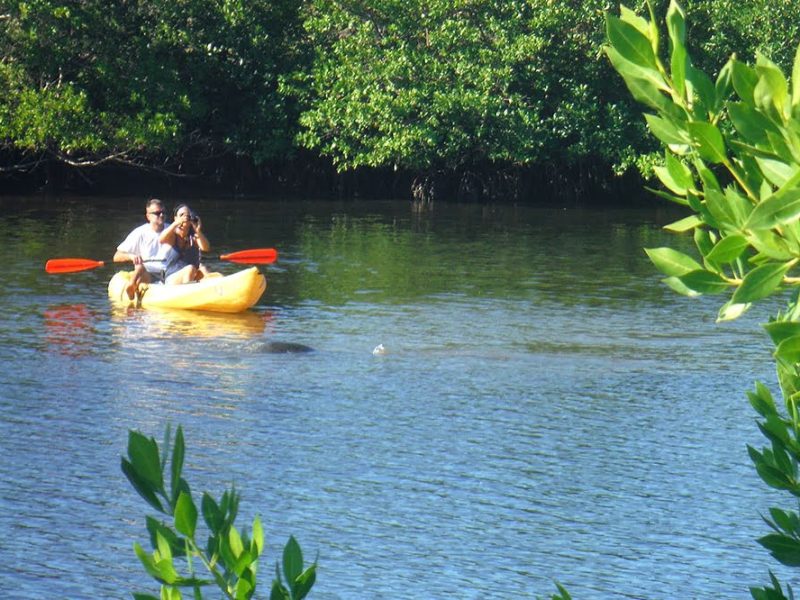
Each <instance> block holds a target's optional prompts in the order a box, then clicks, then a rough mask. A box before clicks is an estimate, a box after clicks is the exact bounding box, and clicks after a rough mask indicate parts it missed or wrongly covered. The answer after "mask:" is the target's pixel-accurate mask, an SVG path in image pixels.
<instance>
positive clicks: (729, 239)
mask: <svg viewBox="0 0 800 600" xmlns="http://www.w3.org/2000/svg"><path fill="white" fill-rule="evenodd" d="M749 247H750V243H749V242H748V241H747V239H745V237H744V236H742V235H729V236H726V237H724V238H722V239H721V240H720V241H719V242H717V244H716V245H715V246H714V247H713V248H712V249H711V252H709V253H708V254H707V255H706V259H707V260H709V261H711V262H714V263H717V264H726V263H731V262H733V261H735V260H736V259H737V258H739V257H740V256H741V255H742V253H743V252H744V251H745V249H746V248H749Z"/></svg>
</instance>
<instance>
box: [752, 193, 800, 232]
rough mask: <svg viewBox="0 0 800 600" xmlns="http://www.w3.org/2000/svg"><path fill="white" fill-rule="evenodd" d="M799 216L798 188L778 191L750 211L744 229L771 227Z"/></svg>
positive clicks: (799, 198) (799, 200)
mask: <svg viewBox="0 0 800 600" xmlns="http://www.w3.org/2000/svg"><path fill="white" fill-rule="evenodd" d="M798 217H800V189H794V190H790V191H786V192H781V191H778V192H776V193H774V194H773V195H772V196H770V197H769V198H767V199H766V200H764V201H763V202H760V203H759V204H757V205H756V207H755V208H754V209H753V212H752V213H750V217H749V218H748V219H747V222H746V223H745V224H744V228H745V229H752V230H754V229H772V228H773V227H776V226H778V225H782V224H783V223H788V222H789V221H793V220H795V219H797V218H798Z"/></svg>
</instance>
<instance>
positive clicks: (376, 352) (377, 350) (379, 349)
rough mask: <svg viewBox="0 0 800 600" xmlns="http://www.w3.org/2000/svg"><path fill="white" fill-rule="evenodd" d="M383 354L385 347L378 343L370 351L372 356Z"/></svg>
mask: <svg viewBox="0 0 800 600" xmlns="http://www.w3.org/2000/svg"><path fill="white" fill-rule="evenodd" d="M384 354H386V348H384V347H383V344H378V345H377V346H375V349H374V350H373V351H372V355H373V356H383V355H384Z"/></svg>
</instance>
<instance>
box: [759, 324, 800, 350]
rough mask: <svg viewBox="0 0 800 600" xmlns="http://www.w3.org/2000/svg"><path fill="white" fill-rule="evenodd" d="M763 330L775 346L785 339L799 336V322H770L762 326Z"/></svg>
mask: <svg viewBox="0 0 800 600" xmlns="http://www.w3.org/2000/svg"><path fill="white" fill-rule="evenodd" d="M764 329H765V330H766V331H767V333H768V334H769V337H770V339H772V343H773V344H775V345H776V346H777V345H778V344H780V343H781V342H782V341H783V340H785V339H787V338H790V337H794V336H800V321H771V322H769V323H766V324H765V325H764Z"/></svg>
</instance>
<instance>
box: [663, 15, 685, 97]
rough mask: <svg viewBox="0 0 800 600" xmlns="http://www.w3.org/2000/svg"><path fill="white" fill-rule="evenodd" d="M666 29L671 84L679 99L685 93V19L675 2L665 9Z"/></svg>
mask: <svg viewBox="0 0 800 600" xmlns="http://www.w3.org/2000/svg"><path fill="white" fill-rule="evenodd" d="M667 29H668V31H669V39H670V42H672V55H671V57H670V69H671V71H672V83H673V85H674V86H675V90H676V91H677V92H678V95H679V96H680V97H684V95H685V93H686V63H687V54H686V19H685V15H684V13H683V9H681V7H680V6H678V4H677V3H676V2H670V4H669V8H668V9H667Z"/></svg>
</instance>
